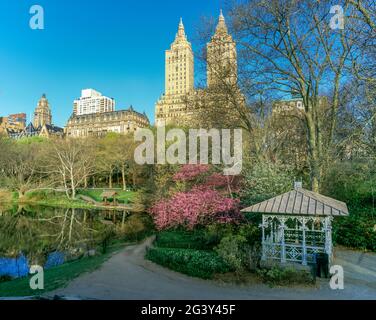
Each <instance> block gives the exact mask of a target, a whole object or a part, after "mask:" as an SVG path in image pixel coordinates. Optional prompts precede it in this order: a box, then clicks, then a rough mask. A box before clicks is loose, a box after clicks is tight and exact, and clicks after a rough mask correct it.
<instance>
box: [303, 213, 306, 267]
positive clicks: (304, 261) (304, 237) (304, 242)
mask: <svg viewBox="0 0 376 320" xmlns="http://www.w3.org/2000/svg"><path fill="white" fill-rule="evenodd" d="M302 231H303V253H302V255H303V257H302V265H303V266H306V265H307V244H306V219H305V218H304V217H303V219H302Z"/></svg>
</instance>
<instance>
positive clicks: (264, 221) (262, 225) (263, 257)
mask: <svg viewBox="0 0 376 320" xmlns="http://www.w3.org/2000/svg"><path fill="white" fill-rule="evenodd" d="M265 224H266V218H265V216H264V215H262V224H261V229H262V242H261V243H262V256H261V260H263V261H265V260H266V247H265Z"/></svg>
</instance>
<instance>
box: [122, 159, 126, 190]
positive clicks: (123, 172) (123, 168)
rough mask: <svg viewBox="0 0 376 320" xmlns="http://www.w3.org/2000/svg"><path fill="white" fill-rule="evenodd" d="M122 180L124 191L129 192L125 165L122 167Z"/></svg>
mask: <svg viewBox="0 0 376 320" xmlns="http://www.w3.org/2000/svg"><path fill="white" fill-rule="evenodd" d="M121 178H122V181H123V190H124V191H125V190H127V182H126V180H125V165H123V166H122V167H121Z"/></svg>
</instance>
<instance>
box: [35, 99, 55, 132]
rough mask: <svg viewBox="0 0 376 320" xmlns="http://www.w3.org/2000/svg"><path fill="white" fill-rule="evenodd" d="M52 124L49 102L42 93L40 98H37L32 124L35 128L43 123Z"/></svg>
mask: <svg viewBox="0 0 376 320" xmlns="http://www.w3.org/2000/svg"><path fill="white" fill-rule="evenodd" d="M51 124H52V114H51V109H50V104H49V103H48V100H47V98H46V95H45V94H43V95H42V98H41V99H40V100H39V102H38V105H37V107H36V109H35V111H34V120H33V126H34V127H35V128H38V127H42V126H44V125H51Z"/></svg>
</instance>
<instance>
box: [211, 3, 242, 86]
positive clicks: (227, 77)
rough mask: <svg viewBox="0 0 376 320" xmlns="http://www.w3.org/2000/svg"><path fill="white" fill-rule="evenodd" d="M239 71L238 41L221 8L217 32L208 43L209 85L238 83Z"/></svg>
mask: <svg viewBox="0 0 376 320" xmlns="http://www.w3.org/2000/svg"><path fill="white" fill-rule="evenodd" d="M237 72H238V66H237V53H236V43H235V41H234V40H233V39H232V36H231V35H230V34H229V33H228V30H227V26H226V21H225V18H224V16H223V13H222V10H221V12H220V15H219V20H218V24H217V27H216V30H215V34H214V35H213V37H212V38H211V40H210V42H209V43H208V45H207V86H208V87H211V86H213V85H218V84H221V83H228V84H236V82H237Z"/></svg>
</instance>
